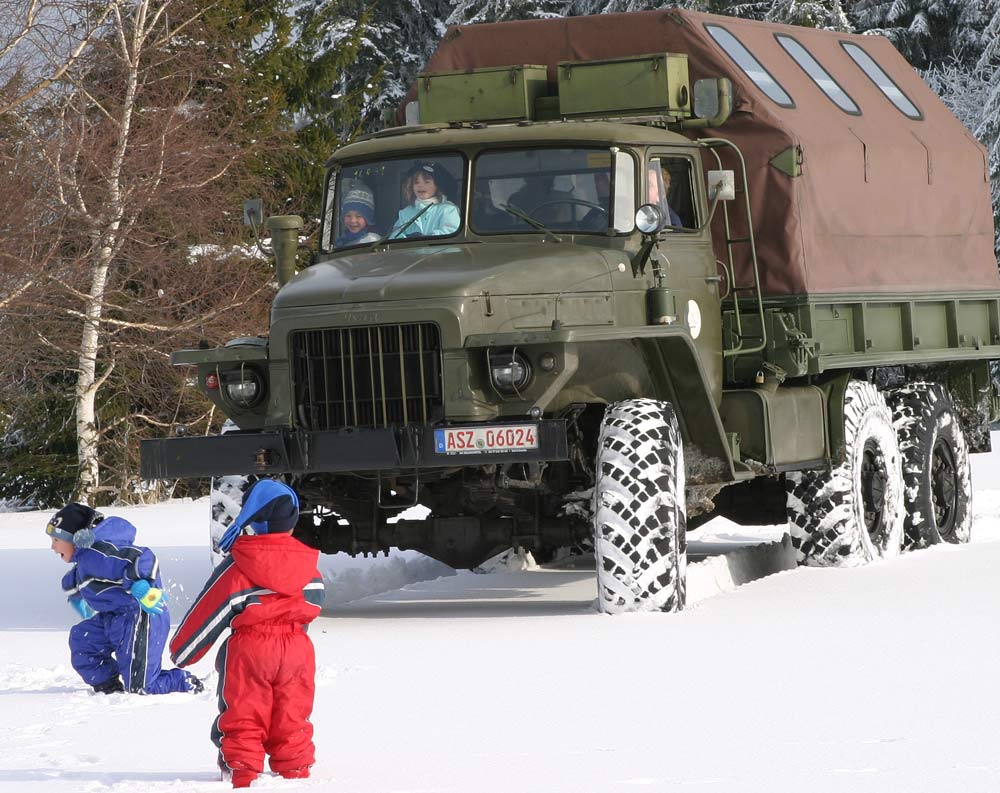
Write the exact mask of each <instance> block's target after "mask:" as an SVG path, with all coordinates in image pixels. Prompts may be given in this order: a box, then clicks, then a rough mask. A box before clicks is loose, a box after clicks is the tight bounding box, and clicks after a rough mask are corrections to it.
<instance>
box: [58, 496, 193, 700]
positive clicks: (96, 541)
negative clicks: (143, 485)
mask: <svg viewBox="0 0 1000 793" xmlns="http://www.w3.org/2000/svg"><path fill="white" fill-rule="evenodd" d="M45 532H46V534H48V535H49V537H51V538H52V550H53V551H55V553H57V554H58V555H59V557H60V558H61V559H62V560H63V561H64V562H67V563H68V564H72V565H73V569H72V570H70V571H69V572H68V573H67V574H66V575H65V576H63V580H62V588H63V590H64V591H65V592H66V594H67V595H68V597H69V603H70V605H71V606H72V607H73V608H74V609H75V610H76V611H77V613H79V614H80V616H81V617H83V618H84V619H83V622H80V623H78V624H76V625H74V626H73V627H72V628H71V629H70V632H69V648H70V662H71V663H72V664H73V668H74V669H75V670H76V671H77V672H78V673H79V674H80V677H82V678H83V680H84V682H86V683H88V684H90V685H91V686H93V688H94V691H96V692H98V693H102V694H111V693H115V692H118V691H129V692H132V693H137V694H169V693H171V692H173V691H191V692H194V693H198V692H201V691H203V690H204V686H203V685H202V683H201V681H200V680H199V679H198V678H197V677H195V676H194V675H192V674H190V673H189V672H185V671H183V670H181V669H169V670H166V671H164V670H162V669H161V668H160V663H161V659H162V658H163V647H164V645H165V644H166V641H167V634H168V633H169V632H170V615H169V614H168V613H167V608H166V604H165V601H166V595H164V594H163V590H162V589H161V588H160V565H159V562H157V560H156V556H155V555H154V554H153V552H152V551H151V550H149V548H144V547H142V546H140V545H135V544H134V543H135V526H133V525H132V524H131V523H129V522H128V521H127V520H125V519H124V518H116V517H110V518H105V517H104V516H103V515H102V514H101V513H100V512H96V511H95V510H94V509H92V508H91V507H88V506H86V505H85V504H78V503H72V504H67V505H66V506H65V507H63V508H62V509H61V510H59V511H58V512H57V513H56V514H55V515H54V516H53V517H52V520H51V521H49V524H48V525H47V526H46V527H45Z"/></svg>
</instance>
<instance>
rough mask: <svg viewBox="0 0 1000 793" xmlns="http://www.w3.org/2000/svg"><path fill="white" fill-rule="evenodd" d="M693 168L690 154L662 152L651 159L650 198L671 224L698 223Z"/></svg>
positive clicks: (687, 226) (686, 225)
mask: <svg viewBox="0 0 1000 793" xmlns="http://www.w3.org/2000/svg"><path fill="white" fill-rule="evenodd" d="M691 171H692V169H691V160H690V159H688V158H687V157H666V156H662V157H654V158H652V159H650V160H649V165H648V166H647V168H646V200H647V201H648V202H649V203H650V204H656V205H657V206H658V207H659V208H660V211H661V212H663V216H664V218H665V219H666V221H667V224H668V225H670V226H681V227H683V228H689V229H692V228H697V227H698V217H697V213H696V212H695V209H694V206H695V202H694V193H693V191H692V187H691Z"/></svg>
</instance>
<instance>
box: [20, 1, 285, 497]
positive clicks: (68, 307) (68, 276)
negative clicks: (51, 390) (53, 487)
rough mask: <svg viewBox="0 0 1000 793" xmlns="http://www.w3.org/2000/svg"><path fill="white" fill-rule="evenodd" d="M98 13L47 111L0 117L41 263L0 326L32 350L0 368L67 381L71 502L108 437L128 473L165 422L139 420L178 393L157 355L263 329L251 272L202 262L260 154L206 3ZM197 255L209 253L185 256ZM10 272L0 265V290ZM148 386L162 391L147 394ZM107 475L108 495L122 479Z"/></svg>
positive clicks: (262, 276) (232, 222)
mask: <svg viewBox="0 0 1000 793" xmlns="http://www.w3.org/2000/svg"><path fill="white" fill-rule="evenodd" d="M109 5H110V13H109V15H108V17H107V19H106V21H105V24H104V26H103V28H102V29H101V30H100V31H99V35H98V36H97V37H96V38H95V39H94V40H93V41H92V42H91V46H90V47H89V48H88V52H87V53H86V54H85V55H84V56H82V57H81V58H80V59H78V60H77V61H76V62H75V63H74V64H73V67H72V68H71V69H69V70H67V72H66V73H65V75H63V77H62V78H61V79H60V80H59V82H58V85H57V86H54V87H53V89H51V90H50V91H49V92H48V94H47V96H46V101H45V102H44V103H42V104H40V105H38V106H33V107H31V109H30V111H27V110H25V109H24V108H20V109H19V110H15V111H12V112H11V113H10V114H9V115H8V117H7V118H8V120H9V122H10V123H17V124H19V125H21V126H20V132H21V133H22V134H23V135H26V136H28V137H27V138H26V139H25V142H24V143H23V147H24V151H23V152H22V154H23V155H24V156H25V157H27V158H28V159H30V160H31V161H32V162H33V163H34V172H33V173H32V174H31V176H30V178H29V179H28V181H29V182H33V188H32V189H34V191H35V193H36V200H35V201H34V204H33V205H32V209H31V210H30V212H31V213H33V214H34V216H35V217H36V218H41V219H42V222H39V221H38V220H37V219H36V220H35V222H34V224H33V225H34V226H36V227H38V228H41V229H44V230H45V231H44V232H43V233H47V234H48V250H50V251H52V252H54V255H52V256H50V257H49V261H48V263H47V264H44V263H43V261H42V259H41V258H39V257H33V259H32V260H31V266H30V267H28V268H26V269H27V270H28V272H27V275H22V277H21V280H20V283H21V284H22V285H26V286H25V287H24V288H23V289H22V290H21V292H23V294H21V293H19V294H18V295H17V296H14V295H13V292H12V293H11V297H10V302H11V307H10V308H11V310H10V312H9V316H7V317H6V318H5V320H6V324H7V326H8V327H13V326H17V327H18V329H19V332H21V333H24V334H25V335H26V336H27V337H28V338H30V339H33V343H32V344H31V345H29V349H30V350H31V351H33V352H32V353H25V352H21V351H19V350H11V351H10V355H9V356H7V357H6V358H5V360H4V366H5V367H6V368H7V369H8V371H9V370H10V369H11V368H12V367H16V366H17V364H18V358H19V357H21V356H27V355H29V354H30V355H33V356H34V366H35V367H43V368H44V367H48V369H49V370H50V371H52V372H58V370H59V367H60V365H61V366H63V367H65V369H67V370H69V371H71V372H72V374H73V376H74V377H73V383H72V388H73V405H74V422H75V432H74V434H75V438H76V445H77V456H78V463H79V470H78V480H77V488H76V492H77V495H78V496H79V497H81V498H84V499H93V498H94V497H95V495H97V494H98V493H99V492H101V491H102V490H105V489H106V488H103V487H102V482H101V470H102V459H101V455H100V454H99V452H100V450H101V444H102V442H103V441H106V440H107V438H108V437H109V435H111V434H113V433H121V434H123V435H124V437H127V438H128V439H129V440H128V443H129V445H130V446H131V447H132V448H131V449H129V450H128V452H127V454H128V455H129V456H130V458H131V461H132V462H134V458H135V453H136V451H137V448H138V443H137V442H136V441H137V439H138V438H137V436H136V433H134V432H132V431H131V430H132V428H133V426H134V422H135V421H139V422H142V421H149V422H150V423H152V424H156V423H160V424H164V423H166V424H167V426H169V423H168V422H169V421H170V418H169V414H168V417H167V418H166V419H164V418H163V416H162V411H160V412H159V413H158V411H157V410H156V409H150V405H155V404H156V403H157V401H161V402H162V401H163V397H164V396H167V395H169V394H176V393H178V392H181V393H182V394H183V392H184V389H183V382H182V381H180V382H178V381H179V380H180V378H178V377H176V375H174V374H173V373H172V372H170V371H169V367H167V366H166V354H165V352H163V350H164V348H166V349H167V350H169V349H170V346H171V345H172V346H181V345H180V344H179V343H178V340H179V339H184V341H185V343H186V344H189V343H190V340H191V339H192V338H193V339H195V340H197V339H199V338H212V337H215V336H218V335H220V333H219V330H218V328H219V326H220V324H223V323H220V317H222V316H223V315H226V314H229V315H232V316H233V317H234V318H235V319H234V321H235V322H237V323H238V322H240V321H241V320H245V326H244V328H237V329H242V330H243V332H244V333H248V334H249V333H259V332H262V331H263V330H264V329H265V328H266V308H264V307H266V305H267V301H268V297H269V288H270V280H271V277H270V274H269V273H268V270H267V268H266V266H265V265H264V264H263V263H260V262H256V263H255V262H254V261H253V260H247V257H243V260H242V262H241V260H240V257H239V256H236V257H232V256H228V255H227V256H226V257H223V256H219V255H213V253H212V251H213V250H217V251H225V252H229V251H231V249H232V242H233V236H234V234H233V232H236V233H242V227H241V226H239V225H237V222H236V218H237V213H236V212H232V213H230V214H229V216H228V217H226V214H225V210H226V208H227V205H228V204H229V202H230V201H232V199H231V198H230V196H231V195H232V191H234V190H238V188H235V187H234V185H238V184H239V181H240V179H242V178H244V177H243V173H244V171H243V168H244V163H245V162H246V161H247V159H248V157H250V156H251V155H252V154H253V153H254V152H255V150H256V149H257V148H259V147H261V146H264V145H267V144H268V143H269V141H268V140H267V139H266V136H260V137H254V138H250V136H251V135H252V134H253V133H255V132H259V131H260V130H259V125H258V124H257V119H256V118H255V117H256V116H257V115H259V113H260V111H258V110H257V108H255V107H254V106H252V105H251V104H250V103H249V102H248V101H247V99H246V97H245V96H244V95H243V94H242V92H241V85H240V79H239V71H240V68H241V67H240V64H239V63H238V62H236V61H235V60H234V59H233V58H228V59H227V58H226V57H225V56H226V55H227V53H226V52H225V48H224V46H223V47H222V48H221V49H220V48H216V47H213V46H212V45H211V42H207V41H206V40H205V37H206V31H205V30H204V28H203V27H202V21H203V20H202V17H203V15H204V13H205V12H206V11H207V10H210V9H211V8H212V7H213V4H211V3H199V2H195V0H111V2H110V4H109ZM217 32H218V31H217ZM227 60H228V61H229V62H227ZM21 111H24V112H21ZM233 203H234V204H235V201H233ZM233 208H234V209H236V208H237V207H235V206H234V207H233ZM23 223H24V225H25V226H27V225H30V224H31V221H30V220H29V218H28V217H27V216H25V217H24V219H23ZM227 226H228V227H229V228H226V227H227ZM205 242H213V243H214V247H213V246H204V245H201V247H200V248H199V247H197V246H198V244H201V243H205ZM206 250H207V251H208V253H207V254H206V253H205V251H206ZM15 270H16V264H15V263H13V262H8V266H6V267H4V268H0V277H2V273H4V272H5V273H7V274H10V273H12V272H14V271H15ZM225 327H226V330H225V331H224V333H227V334H228V333H229V332H232V330H234V328H233V327H232V326H231V325H229V324H228V323H225ZM22 338H23V337H22ZM0 344H2V341H0ZM42 360H44V361H45V363H44V364H43V363H41V361H42ZM21 365H22V366H23V367H24V370H25V371H28V370H30V368H31V366H32V364H31V363H30V362H29V361H28V360H27V359H25V360H23V361H21ZM165 371H166V374H165V373H164V372H165ZM171 377H173V378H175V379H174V380H173V381H172V382H169V383H167V382H165V381H164V378H168V379H169V378H171ZM137 381H138V382H137ZM150 388H162V389H163V393H161V394H154V395H152V397H151V395H150V394H149V393H148V390H149V389H150ZM189 390H190V389H189ZM109 405H111V406H113V410H109V409H108V406H109ZM102 408H103V409H104V413H105V416H104V418H103V419H102V415H101V411H102ZM164 431H165V430H164V427H162V426H160V427H157V432H158V433H159V434H163V432H164ZM104 465H105V466H106V463H104ZM129 465H130V464H126V465H125V466H124V467H125V468H127V467H129ZM119 473H120V474H121V476H119V477H116V479H117V481H116V483H115V484H114V487H113V490H114V492H115V494H116V496H117V495H120V484H121V481H122V479H123V478H124V477H126V476H127V474H126V473H125V472H124V471H122V472H119Z"/></svg>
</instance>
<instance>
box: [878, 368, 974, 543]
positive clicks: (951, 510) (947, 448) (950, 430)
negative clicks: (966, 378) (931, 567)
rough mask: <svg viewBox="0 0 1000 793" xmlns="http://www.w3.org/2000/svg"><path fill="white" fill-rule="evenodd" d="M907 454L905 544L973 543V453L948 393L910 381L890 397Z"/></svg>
mask: <svg viewBox="0 0 1000 793" xmlns="http://www.w3.org/2000/svg"><path fill="white" fill-rule="evenodd" d="M886 397H887V399H888V401H889V406H890V407H891V408H892V414H893V420H894V423H895V425H896V435H897V437H898V438H899V451H900V453H901V454H902V455H903V487H904V488H905V494H906V522H905V526H904V531H905V538H904V544H905V545H906V547H907V548H925V547H927V546H928V545H934V544H936V543H939V542H954V543H960V542H968V541H969V537H970V536H971V534H972V478H971V475H970V474H971V472H970V470H969V449H968V447H967V446H966V444H965V436H964V435H963V434H962V428H961V425H960V424H959V422H958V417H957V416H956V415H955V406H954V404H953V403H952V401H951V395H950V394H949V393H948V389H947V388H945V387H944V386H943V385H940V384H938V383H911V384H909V385H905V386H902V387H900V388H896V389H893V390H892V391H890V392H889V393H888V394H887V395H886Z"/></svg>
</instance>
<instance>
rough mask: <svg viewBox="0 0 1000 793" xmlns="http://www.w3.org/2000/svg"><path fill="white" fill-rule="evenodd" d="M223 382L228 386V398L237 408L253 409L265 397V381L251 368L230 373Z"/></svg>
mask: <svg viewBox="0 0 1000 793" xmlns="http://www.w3.org/2000/svg"><path fill="white" fill-rule="evenodd" d="M223 380H224V382H225V384H226V396H227V397H228V398H229V401H230V402H232V403H233V404H234V405H236V406H237V407H240V408H251V407H253V406H254V405H256V404H257V403H258V402H259V401H260V399H261V397H262V396H263V395H264V381H263V380H262V379H261V376H260V375H259V374H258V373H257V372H256V371H254V370H253V369H250V368H249V367H243V368H242V369H239V370H238V371H235V372H229V373H227V374H226V375H224V377H223Z"/></svg>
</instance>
